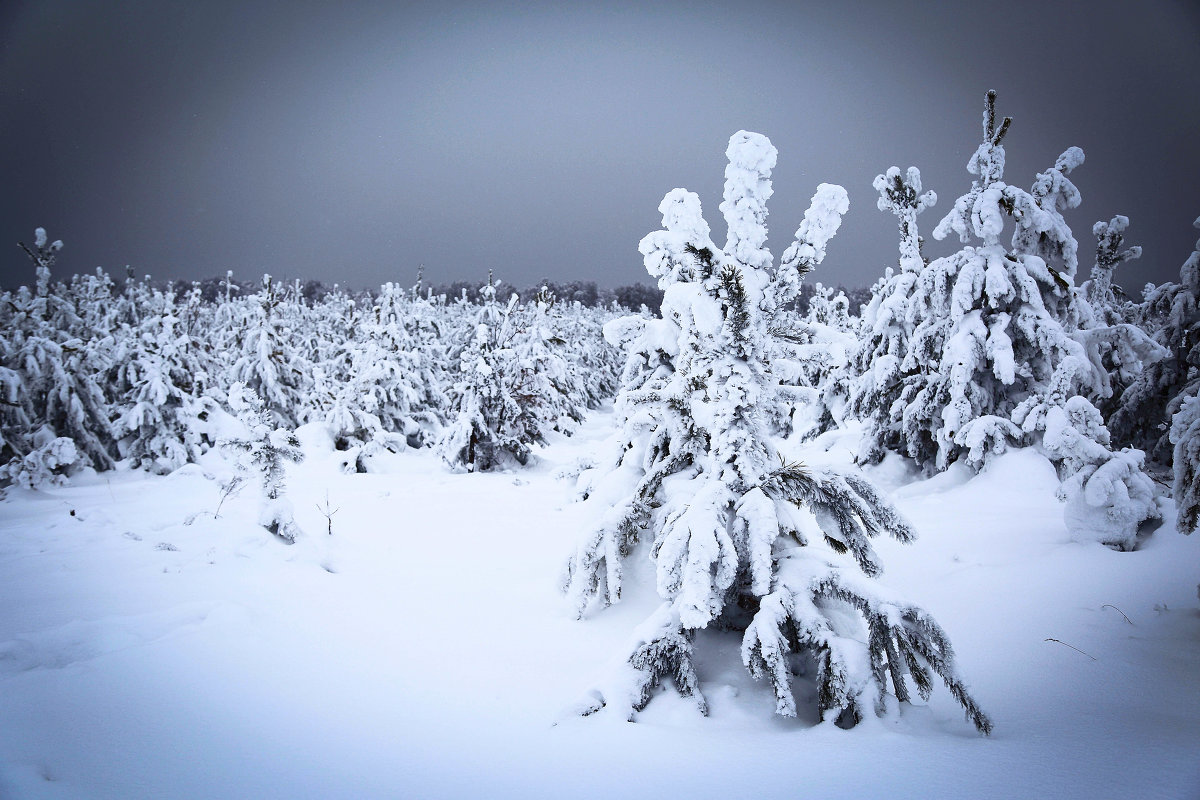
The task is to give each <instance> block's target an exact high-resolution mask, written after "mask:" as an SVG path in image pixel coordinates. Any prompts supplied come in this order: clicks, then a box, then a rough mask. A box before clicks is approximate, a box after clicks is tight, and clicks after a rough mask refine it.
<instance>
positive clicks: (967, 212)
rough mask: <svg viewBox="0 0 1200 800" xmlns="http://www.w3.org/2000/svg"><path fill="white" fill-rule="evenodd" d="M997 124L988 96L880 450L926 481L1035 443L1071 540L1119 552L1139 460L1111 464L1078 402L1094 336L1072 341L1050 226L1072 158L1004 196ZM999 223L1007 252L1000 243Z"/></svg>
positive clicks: (1099, 378)
mask: <svg viewBox="0 0 1200 800" xmlns="http://www.w3.org/2000/svg"><path fill="white" fill-rule="evenodd" d="M1010 123H1011V120H1010V119H1009V118H1005V119H1004V121H1003V122H1002V123H1001V124H1000V125H999V126H997V124H996V115H995V92H989V93H988V95H987V102H986V105H985V110H984V115H983V133H984V137H983V142H982V144H981V145H980V146H979V148H978V149H977V150H976V151H975V153H974V155H972V157H971V159H970V161H969V162H968V165H967V169H968V171H969V172H971V173H972V174H973V175H975V180H974V181H973V182H972V185H971V189H970V191H968V192H967V193H966V194H964V195H963V196H962V197H959V198H958V200H957V201H956V202H955V204H954V208H953V209H952V210H951V211H950V212H949V213H948V214H947V215H946V217H945V218H943V219H942V221H941V222H940V223H939V224H938V226H937V227H936V228H935V229H934V237H935V238H938V239H942V238H945V237H946V236H948V235H949V234H950V233H956V234H958V236H959V238H960V240H961V241H962V242H963V244H964V245H966V246H964V247H963V249H961V250H959V251H958V252H956V253H954V254H952V255H949V256H946V257H944V258H939V259H937V260H935V261H933V262H931V263H930V264H928V265H927V266H926V267H925V268H924V269H922V270H921V272H920V274H919V275H918V277H917V280H916V283H915V286H914V289H913V293H912V295H911V298H910V304H909V308H908V311H907V313H908V316H909V318H910V319H911V320H912V321H913V332H912V335H911V338H910V342H909V351H908V354H907V355H906V356H905V358H904V360H903V362H902V363H901V366H900V372H901V375H902V378H901V380H902V381H903V382H904V388H903V389H902V390H901V394H900V398H899V400H898V401H897V402H898V403H899V404H900V408H899V409H898V410H899V414H898V416H899V418H900V420H901V424H900V426H899V429H898V440H899V441H898V442H897V441H892V442H890V443H891V444H893V446H894V445H895V444H899V445H901V446H902V452H904V453H905V454H906V455H908V456H910V457H912V458H914V459H915V460H916V461H917V463H918V464H920V465H921V466H922V467H924V468H925V469H927V470H943V469H946V468H947V467H948V466H949V465H950V464H951V463H954V462H956V461H959V460H963V461H965V463H967V464H968V465H969V466H971V467H972V468H974V469H980V468H981V467H982V466H983V465H984V463H985V462H986V461H987V460H988V459H989V458H991V457H992V456H993V455H994V454H997V453H1000V452H1003V451H1004V450H1005V449H1007V448H1008V447H1010V446H1013V445H1016V446H1027V445H1032V444H1040V445H1041V447H1042V449H1043V451H1044V452H1045V453H1046V454H1047V456H1049V457H1050V458H1051V460H1053V461H1054V462H1055V464H1056V465H1057V466H1058V470H1059V477H1060V478H1061V479H1062V480H1063V481H1064V483H1063V497H1064V499H1065V500H1066V503H1067V510H1066V518H1067V523H1068V527H1069V528H1070V530H1071V532H1072V535H1073V536H1075V537H1077V538H1080V539H1085V540H1093V541H1097V540H1098V541H1101V542H1104V543H1105V544H1108V545H1110V546H1113V547H1117V548H1121V549H1129V548H1132V547H1133V546H1134V544H1135V542H1136V535H1137V529H1138V526H1139V524H1140V523H1141V522H1143V521H1145V520H1147V519H1150V518H1154V517H1156V516H1157V510H1156V507H1155V505H1154V502H1153V485H1152V483H1151V482H1150V480H1149V478H1148V477H1146V476H1145V475H1144V474H1143V473H1142V471H1141V466H1140V465H1141V460H1142V454H1141V453H1140V452H1139V451H1135V450H1127V451H1121V452H1113V451H1112V449H1111V448H1110V446H1109V435H1108V431H1107V430H1106V429H1105V428H1104V425H1103V422H1102V421H1100V418H1099V413H1098V412H1096V410H1095V408H1094V407H1093V406H1092V404H1091V402H1090V400H1089V399H1088V398H1092V397H1099V396H1102V395H1103V392H1104V386H1105V378H1104V376H1103V375H1101V374H1100V368H1099V366H1098V364H1097V363H1095V362H1093V360H1092V359H1091V357H1090V354H1089V351H1088V348H1087V346H1086V345H1085V341H1086V340H1087V339H1088V338H1089V337H1090V338H1091V339H1092V340H1096V339H1098V338H1101V335H1102V334H1101V332H1098V331H1091V332H1082V333H1081V331H1082V329H1081V328H1080V323H1081V318H1082V316H1083V314H1082V313H1081V311H1080V305H1079V303H1080V302H1081V301H1079V300H1078V298H1077V295H1076V292H1075V290H1074V287H1073V283H1072V276H1073V275H1074V272H1075V270H1076V266H1077V263H1076V261H1077V259H1076V250H1077V245H1076V243H1075V240H1074V238H1073V237H1072V235H1071V232H1070V229H1069V228H1068V227H1067V226H1066V224H1065V222H1064V221H1063V219H1062V214H1061V211H1062V209H1064V208H1067V207H1070V206H1072V205H1075V204H1077V203H1078V191H1077V190H1076V189H1075V187H1074V185H1073V184H1071V182H1070V180H1069V179H1068V178H1067V173H1068V172H1070V170H1072V169H1073V168H1074V167H1075V166H1077V165H1078V164H1080V163H1082V160H1083V154H1082V152H1080V151H1079V150H1078V148H1070V149H1068V150H1067V151H1066V152H1064V153H1063V154H1062V155H1061V156H1060V157H1059V158H1058V160H1057V161H1056V162H1055V164H1054V166H1053V167H1051V168H1050V169H1048V170H1047V171H1046V172H1044V173H1040V174H1039V175H1038V178H1037V181H1036V182H1035V184H1034V190H1033V191H1032V192H1026V191H1024V190H1022V189H1020V188H1019V187H1016V186H1012V185H1009V184H1007V183H1005V182H1004V180H1003V178H1004V148H1003V147H1002V146H1001V144H1000V142H1001V140H1002V139H1003V137H1004V134H1005V133H1006V132H1007V130H1008V127H1009V124H1010ZM1008 218H1012V219H1013V220H1014V223H1015V231H1014V233H1013V237H1012V249H1011V250H1007V249H1005V247H1004V246H1003V245H1001V243H1000V237H1001V235H1002V234H1003V232H1004V227H1005V220H1006V219H1008ZM973 240H977V241H978V242H979V243H978V244H976V245H970V244H968V243H970V242H971V241H973ZM1047 259H1049V261H1047ZM1077 396H1078V398H1077ZM893 408H895V406H893ZM891 416H892V417H895V416H897V414H896V411H894V410H893V411H892V412H891ZM1076 426H1078V427H1076ZM878 444H879V446H880V447H883V446H886V445H885V442H884V441H883V440H882V439H881V440H878Z"/></svg>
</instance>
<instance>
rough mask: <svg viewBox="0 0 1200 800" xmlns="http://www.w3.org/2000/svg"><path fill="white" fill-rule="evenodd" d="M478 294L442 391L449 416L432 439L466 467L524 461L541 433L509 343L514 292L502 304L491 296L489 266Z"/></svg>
mask: <svg viewBox="0 0 1200 800" xmlns="http://www.w3.org/2000/svg"><path fill="white" fill-rule="evenodd" d="M480 294H481V300H482V305H481V307H480V309H479V311H478V312H477V315H476V317H475V322H474V325H473V330H471V331H470V332H469V333H468V336H469V338H468V339H467V344H466V346H465V347H463V349H462V351H461V353H460V354H459V369H458V374H457V376H456V380H455V382H454V385H453V386H452V387H451V389H450V391H449V392H448V394H449V395H450V398H451V403H452V406H451V411H452V419H451V421H450V422H449V424H448V425H447V426H446V428H445V430H444V431H443V432H442V434H441V436H440V438H439V439H438V441H437V443H436V444H435V445H434V447H435V449H436V450H437V452H438V453H439V454H440V455H441V457H442V459H443V460H444V461H445V462H446V463H447V464H449V465H451V466H452V467H455V468H462V469H465V470H467V471H468V472H480V471H487V470H490V469H495V468H497V467H501V466H503V465H505V463H507V462H516V463H517V464H520V465H524V464H526V463H528V461H529V457H530V450H529V446H530V445H531V444H533V443H534V442H535V441H538V440H540V438H541V436H542V433H541V431H540V430H539V428H538V424H537V418H536V416H535V415H534V410H533V406H532V400H531V396H530V395H527V394H525V393H524V392H525V386H524V385H523V384H522V383H521V382H520V376H519V375H518V372H517V370H516V369H514V365H513V359H512V355H513V354H512V350H511V348H510V346H509V345H510V344H511V338H512V329H511V325H510V323H511V319H512V314H513V311H514V309H515V308H516V304H517V300H518V298H517V296H516V295H515V294H514V295H513V296H512V298H511V299H510V302H509V303H508V304H507V305H505V306H502V305H500V304H499V303H498V302H496V285H495V283H494V282H493V280H492V275H491V272H490V271H489V273H488V283H487V285H486V286H485V287H483V288H482V289H481V290H480ZM464 305H465V303H464Z"/></svg>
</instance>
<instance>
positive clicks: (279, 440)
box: [222, 383, 304, 544]
mask: <svg viewBox="0 0 1200 800" xmlns="http://www.w3.org/2000/svg"><path fill="white" fill-rule="evenodd" d="M229 407H230V408H231V409H232V410H233V412H234V413H235V414H237V418H238V420H239V421H240V422H241V423H242V425H243V426H244V427H245V429H246V436H244V437H238V438H230V439H226V440H224V441H223V442H222V445H223V446H224V447H226V448H228V449H230V450H232V451H234V452H236V453H239V454H241V458H240V459H239V467H240V468H241V469H243V470H244V471H246V472H247V473H250V474H257V476H258V478H259V486H260V488H261V489H262V501H261V503H260V504H259V513H258V524H260V525H262V526H263V527H264V528H266V529H267V530H268V531H270V532H271V533H273V534H275V535H276V536H278V537H279V538H280V539H282V540H284V541H285V542H287V543H289V544H291V543H293V542H295V541H296V537H297V536H299V534H300V528H299V526H298V525H296V522H295V519H294V518H293V512H292V504H291V501H289V500H288V499H287V497H286V496H285V493H286V478H287V474H286V462H288V461H292V462H297V461H301V460H303V458H304V454H303V453H301V452H300V441H299V440H298V439H297V438H296V435H295V434H294V433H292V432H291V431H289V430H287V429H285V428H277V427H275V425H274V424H273V420H272V418H271V413H270V412H269V411H267V409H266V406H265V404H264V403H263V401H262V398H260V397H259V396H258V395H257V394H255V393H254V390H253V389H251V388H249V387H248V386H246V385H245V384H244V383H235V384H234V385H233V386H231V387H229Z"/></svg>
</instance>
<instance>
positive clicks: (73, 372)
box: [0, 228, 115, 469]
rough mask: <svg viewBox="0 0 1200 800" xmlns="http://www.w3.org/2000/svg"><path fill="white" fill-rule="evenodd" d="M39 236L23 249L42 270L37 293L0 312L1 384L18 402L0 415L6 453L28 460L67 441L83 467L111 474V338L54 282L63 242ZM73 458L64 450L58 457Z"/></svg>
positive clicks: (11, 299)
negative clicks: (105, 387)
mask: <svg viewBox="0 0 1200 800" xmlns="http://www.w3.org/2000/svg"><path fill="white" fill-rule="evenodd" d="M35 236H36V238H35V240H34V246H33V247H29V246H27V245H25V244H23V243H22V244H21V248H22V249H23V250H24V251H25V253H26V254H27V255H28V256H29V258H30V260H31V261H33V263H34V266H35V268H36V275H37V281H36V284H35V288H34V289H33V290H32V291H31V290H30V289H28V288H27V287H24V286H22V287H21V288H20V289H19V290H18V291H17V292H15V293H13V294H11V295H9V296H8V297H7V298H6V300H7V302H5V303H4V304H3V309H2V310H0V322H3V323H4V324H3V325H2V326H0V329H2V330H4V331H5V335H4V338H3V339H2V340H0V347H2V349H3V352H2V353H0V355H3V357H4V361H5V363H4V364H2V365H0V366H2V367H3V368H4V370H5V371H4V372H3V374H2V375H0V383H2V384H3V386H4V389H5V392H6V394H7V395H8V398H7V399H8V400H9V402H10V403H12V404H13V405H12V406H8V407H7V409H6V412H5V414H4V416H3V417H0V420H2V421H3V422H4V423H5V428H4V433H3V438H4V442H5V444H4V447H5V448H6V449H7V451H8V452H10V453H11V454H12V456H24V455H26V454H28V453H29V452H30V451H31V450H33V449H41V448H43V447H46V446H49V445H50V444H51V443H52V442H53V440H54V439H56V438H62V437H65V438H68V439H71V440H72V441H73V442H74V445H75V450H76V453H77V455H78V456H79V461H78V465H80V466H86V465H90V466H93V467H95V468H96V469H108V468H110V467H112V465H113V458H112V456H113V453H114V450H115V448H114V441H113V431H112V427H111V425H110V423H109V414H108V400H107V398H106V397H105V395H104V391H103V389H102V388H101V387H102V386H103V385H104V383H105V381H104V379H103V376H104V374H105V373H106V371H107V370H108V369H109V367H110V366H111V353H110V351H111V345H112V340H111V337H109V336H106V335H104V334H105V332H104V331H96V330H92V329H91V328H89V327H88V326H87V325H86V324H85V323H84V321H83V320H82V319H81V318H80V317H79V315H78V314H77V312H76V309H75V307H74V305H75V304H73V303H72V302H71V300H70V299H69V297H67V296H65V295H66V292H67V287H65V286H64V285H63V284H61V283H60V284H57V285H54V284H52V283H51V280H50V275H51V273H50V268H51V267H52V266H54V264H55V261H56V259H57V257H58V253H59V251H60V250H61V249H62V246H63V245H62V242H61V241H54V242H50V241H49V240H48V237H47V236H46V231H45V229H43V228H38V229H37V231H36V233H35ZM35 440H36V441H35ZM66 452H67V451H66V450H65V449H64V448H62V447H58V448H57V449H56V453H57V455H56V456H55V457H54V458H55V459H56V460H57V459H60V458H61V457H63V456H64V454H65V453H66Z"/></svg>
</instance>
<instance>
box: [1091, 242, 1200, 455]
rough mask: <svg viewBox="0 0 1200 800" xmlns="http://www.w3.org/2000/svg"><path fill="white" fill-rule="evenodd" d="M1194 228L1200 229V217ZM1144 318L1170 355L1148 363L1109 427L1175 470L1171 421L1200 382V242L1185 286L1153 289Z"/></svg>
mask: <svg viewBox="0 0 1200 800" xmlns="http://www.w3.org/2000/svg"><path fill="white" fill-rule="evenodd" d="M1194 224H1195V226H1196V227H1197V228H1200V218H1198V219H1197V220H1196V222H1195V223H1194ZM1140 316H1141V317H1142V318H1143V319H1144V320H1145V321H1146V323H1147V324H1148V325H1149V326H1150V327H1152V328H1153V329H1155V334H1154V336H1155V340H1156V341H1157V342H1158V344H1159V345H1161V346H1162V347H1163V348H1165V350H1166V356H1165V357H1164V358H1161V359H1159V360H1158V361H1156V362H1154V363H1151V364H1149V365H1147V366H1146V368H1145V370H1143V372H1142V373H1141V374H1140V375H1139V376H1138V377H1137V379H1136V380H1135V381H1134V382H1133V383H1132V384H1130V386H1129V388H1127V389H1126V390H1125V392H1124V393H1123V394H1122V395H1121V401H1120V405H1119V407H1118V408H1117V410H1116V411H1115V412H1113V415H1112V417H1111V419H1110V420H1109V427H1110V428H1111V429H1112V431H1113V435H1114V436H1115V437H1117V438H1118V439H1119V440H1120V441H1125V442H1129V443H1131V444H1133V445H1134V446H1136V447H1140V448H1143V449H1144V450H1146V452H1147V453H1148V454H1149V455H1150V458H1151V460H1152V461H1153V462H1154V463H1156V464H1158V465H1161V466H1163V467H1167V468H1170V466H1171V465H1172V463H1173V461H1174V456H1173V445H1172V443H1171V440H1170V428H1171V420H1172V418H1173V417H1174V416H1175V414H1177V413H1179V411H1180V410H1181V405H1182V403H1183V398H1184V396H1186V395H1187V394H1188V390H1189V388H1191V387H1193V386H1194V385H1195V384H1196V382H1197V381H1200V329H1198V328H1197V326H1198V325H1200V322H1198V320H1200V241H1197V243H1196V250H1195V251H1194V252H1193V253H1192V254H1191V256H1189V257H1188V259H1187V260H1186V261H1185V262H1184V264H1183V266H1182V267H1181V269H1180V279H1179V282H1169V283H1164V284H1163V285H1161V286H1156V287H1153V288H1151V289H1149V290H1148V291H1147V294H1146V298H1145V302H1144V303H1143V304H1142V307H1141V309H1140Z"/></svg>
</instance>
